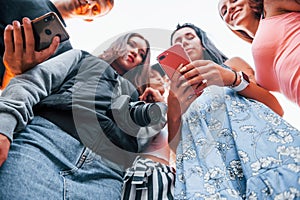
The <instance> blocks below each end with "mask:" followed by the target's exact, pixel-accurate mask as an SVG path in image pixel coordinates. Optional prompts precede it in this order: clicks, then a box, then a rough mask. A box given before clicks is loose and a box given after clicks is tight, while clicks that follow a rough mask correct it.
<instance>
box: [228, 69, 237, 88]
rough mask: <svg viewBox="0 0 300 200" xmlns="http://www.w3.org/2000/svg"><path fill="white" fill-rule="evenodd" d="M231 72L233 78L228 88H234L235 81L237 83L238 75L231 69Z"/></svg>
mask: <svg viewBox="0 0 300 200" xmlns="http://www.w3.org/2000/svg"><path fill="white" fill-rule="evenodd" d="M231 71H232V73H233V76H234V78H233V81H232V82H231V84H230V87H234V86H236V84H237V81H238V74H237V72H236V71H235V70H233V69H231Z"/></svg>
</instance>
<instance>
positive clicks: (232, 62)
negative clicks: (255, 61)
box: [224, 57, 255, 82]
mask: <svg viewBox="0 0 300 200" xmlns="http://www.w3.org/2000/svg"><path fill="white" fill-rule="evenodd" d="M224 63H225V64H226V65H228V66H230V67H231V68H232V69H233V70H235V71H243V72H244V73H246V74H247V75H248V76H249V78H250V80H252V81H253V82H255V71H254V69H253V68H252V67H251V65H250V64H249V63H248V62H246V61H245V60H244V59H243V58H241V57H232V58H229V59H228V60H226V61H225V62H224Z"/></svg>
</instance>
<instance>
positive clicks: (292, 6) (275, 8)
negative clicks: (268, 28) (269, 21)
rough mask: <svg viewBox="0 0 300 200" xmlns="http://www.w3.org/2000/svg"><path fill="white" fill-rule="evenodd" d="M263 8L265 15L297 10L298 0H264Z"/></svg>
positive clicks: (299, 8)
mask: <svg viewBox="0 0 300 200" xmlns="http://www.w3.org/2000/svg"><path fill="white" fill-rule="evenodd" d="M264 10H265V14H266V18H267V17H272V16H275V15H281V14H285V13H288V12H299V11H300V1H299V0H264Z"/></svg>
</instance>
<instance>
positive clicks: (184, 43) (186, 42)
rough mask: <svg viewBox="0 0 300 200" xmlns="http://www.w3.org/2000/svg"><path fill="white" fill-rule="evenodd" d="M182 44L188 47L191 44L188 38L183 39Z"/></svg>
mask: <svg viewBox="0 0 300 200" xmlns="http://www.w3.org/2000/svg"><path fill="white" fill-rule="evenodd" d="M181 44H182V46H183V47H186V46H187V45H188V44H189V42H188V40H187V39H182V41H181Z"/></svg>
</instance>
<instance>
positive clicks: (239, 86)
mask: <svg viewBox="0 0 300 200" xmlns="http://www.w3.org/2000/svg"><path fill="white" fill-rule="evenodd" d="M237 74H238V80H237V81H236V84H235V85H234V86H231V89H233V90H235V91H237V92H240V91H242V90H244V89H246V87H248V85H249V84H250V81H249V77H248V76H247V74H245V73H244V72H242V71H239V72H237Z"/></svg>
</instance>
